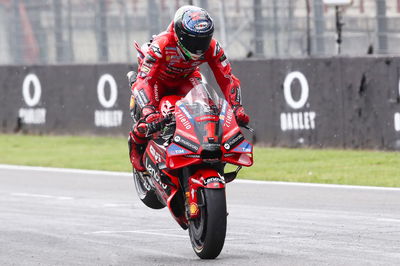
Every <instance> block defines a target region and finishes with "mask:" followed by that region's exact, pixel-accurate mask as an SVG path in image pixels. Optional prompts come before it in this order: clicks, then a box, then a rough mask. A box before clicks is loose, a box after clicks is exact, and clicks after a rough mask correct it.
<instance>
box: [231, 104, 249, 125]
mask: <svg viewBox="0 0 400 266" xmlns="http://www.w3.org/2000/svg"><path fill="white" fill-rule="evenodd" d="M233 113H234V114H235V117H236V121H237V122H238V125H239V126H247V124H248V123H249V122H250V117H249V116H248V115H247V114H246V112H245V111H244V108H243V106H241V105H236V106H234V107H233Z"/></svg>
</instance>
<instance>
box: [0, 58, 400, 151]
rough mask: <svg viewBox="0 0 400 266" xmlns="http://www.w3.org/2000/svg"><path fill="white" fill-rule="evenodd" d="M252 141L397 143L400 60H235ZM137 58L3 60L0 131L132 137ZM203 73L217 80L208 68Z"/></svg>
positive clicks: (386, 146) (331, 144) (388, 146)
mask: <svg viewBox="0 0 400 266" xmlns="http://www.w3.org/2000/svg"><path fill="white" fill-rule="evenodd" d="M232 66H233V72H234V74H235V75H236V76H238V77H239V79H240V80H241V83H242V91H243V92H242V94H243V103H244V105H245V107H246V109H247V110H248V112H249V113H250V115H251V118H252V122H251V125H252V126H253V127H254V128H255V130H256V141H257V142H258V143H260V144H264V145H269V146H284V147H302V146H305V147H338V148H364V149H388V150H400V81H399V73H400V59H399V58H386V57H385V58H382V57H370V58H346V57H340V58H339V57H338V58H311V59H290V60H284V59H271V60H244V61H234V62H232ZM132 69H134V66H130V65H125V64H113V65H110V64H108V65H59V66H29V67H18V66H1V67H0V86H1V87H0V89H1V94H0V123H1V124H0V131H1V132H4V133H11V132H24V133H34V134H79V135H82V134H96V135H126V134H127V132H128V131H129V128H130V126H131V120H130V117H129V110H128V106H129V97H130V90H129V88H128V86H127V80H126V77H125V74H126V73H127V72H128V71H129V70H132ZM203 73H204V74H205V77H206V78H207V80H208V81H209V83H210V84H213V85H214V86H215V80H214V78H213V75H212V74H211V73H210V71H209V69H208V68H204V69H203Z"/></svg>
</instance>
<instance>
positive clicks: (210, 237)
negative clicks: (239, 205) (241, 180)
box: [189, 189, 227, 259]
mask: <svg viewBox="0 0 400 266" xmlns="http://www.w3.org/2000/svg"><path fill="white" fill-rule="evenodd" d="M199 193H204V194H203V195H204V201H205V204H204V206H202V207H200V215H199V217H198V218H196V219H194V220H190V221H189V236H190V242H191V243H192V247H193V250H194V252H195V253H196V255H197V256H199V257H200V258H202V259H215V258H216V257H217V256H218V255H219V254H220V253H221V250H222V248H223V246H224V242H225V235H226V220H227V212H226V196H225V189H204V190H202V191H201V192H200V191H199ZM198 196H200V195H198Z"/></svg>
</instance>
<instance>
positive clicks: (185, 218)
mask: <svg viewBox="0 0 400 266" xmlns="http://www.w3.org/2000/svg"><path fill="white" fill-rule="evenodd" d="M159 111H160V112H161V113H162V114H163V116H164V118H165V119H164V120H163V121H162V122H159V123H155V124H149V125H148V134H151V140H150V141H149V143H148V145H147V147H146V150H145V152H144V155H143V163H144V165H145V167H146V169H147V172H138V171H136V170H134V171H133V178H134V181H135V186H136V190H137V194H138V196H139V198H140V199H141V201H142V202H143V203H144V204H145V205H147V206H148V207H150V208H153V209H161V208H164V207H165V206H168V209H169V210H170V212H171V214H172V217H173V218H174V219H175V220H176V221H177V222H178V224H179V225H180V226H181V227H182V228H183V229H185V230H186V229H189V236H190V241H191V244H192V247H193V249H194V251H195V252H196V254H197V255H198V256H199V257H200V258H202V259H213V258H216V257H217V256H218V255H219V254H220V252H221V250H222V248H223V245H224V242H225V235H226V223H227V207H226V194H225V185H226V183H229V182H231V181H232V180H234V179H235V178H236V176H237V173H238V171H239V170H240V169H241V167H242V166H251V165H252V164H253V146H252V144H250V143H249V142H248V141H247V140H246V139H245V137H244V134H243V133H242V132H241V130H240V128H239V126H238V124H237V122H236V120H235V116H234V114H233V111H232V109H231V107H230V106H229V104H228V102H227V101H226V100H225V99H223V98H221V97H219V96H218V95H217V93H216V92H215V90H214V89H212V88H211V87H210V86H209V85H207V84H206V83H203V82H198V85H195V86H194V87H193V88H192V89H191V91H190V92H189V93H188V94H187V95H186V96H185V97H183V98H182V97H178V96H165V97H164V98H163V99H162V100H161V102H160V110H159ZM247 129H249V130H251V128H248V127H247ZM228 163H229V164H233V165H237V166H238V168H237V169H236V171H234V172H230V173H225V172H224V168H225V165H226V164H228Z"/></svg>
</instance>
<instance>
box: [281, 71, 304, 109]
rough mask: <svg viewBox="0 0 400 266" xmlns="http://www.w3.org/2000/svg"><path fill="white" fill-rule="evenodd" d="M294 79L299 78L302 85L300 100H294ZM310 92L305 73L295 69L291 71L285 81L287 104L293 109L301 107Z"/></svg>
mask: <svg viewBox="0 0 400 266" xmlns="http://www.w3.org/2000/svg"><path fill="white" fill-rule="evenodd" d="M294 79H298V80H299V82H300V87H301V96H300V99H299V100H298V101H295V100H293V96H292V89H291V86H292V82H293V80H294ZM308 92H309V88H308V82H307V79H306V77H305V76H304V75H303V73H301V72H299V71H295V72H291V73H289V75H287V76H286V78H285V82H284V83H283V94H284V96H285V100H286V102H287V104H288V105H289V106H290V107H292V108H293V109H300V108H301V107H303V106H304V105H305V104H306V102H307V100H308Z"/></svg>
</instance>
